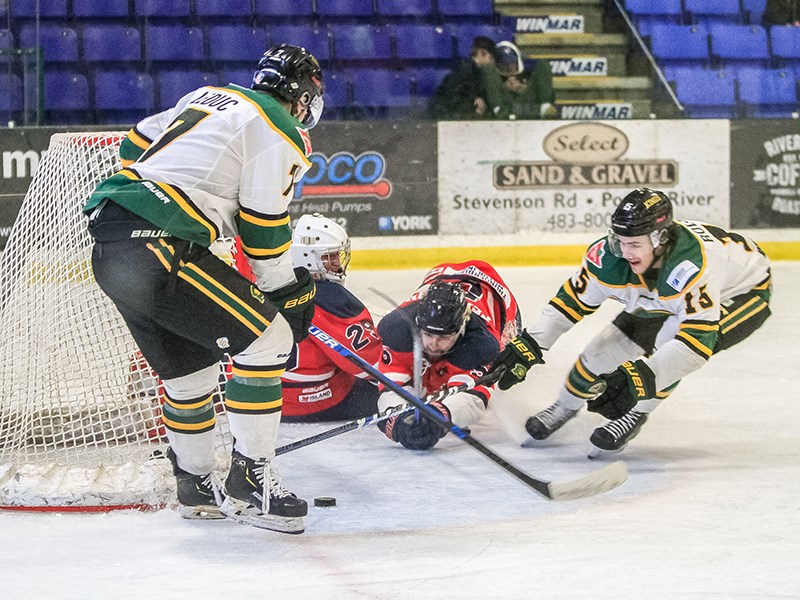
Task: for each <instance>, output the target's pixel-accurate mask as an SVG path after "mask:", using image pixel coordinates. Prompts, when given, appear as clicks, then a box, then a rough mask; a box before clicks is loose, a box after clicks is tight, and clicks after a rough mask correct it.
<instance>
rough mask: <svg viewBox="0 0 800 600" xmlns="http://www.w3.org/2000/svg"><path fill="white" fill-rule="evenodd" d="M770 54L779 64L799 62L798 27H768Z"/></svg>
mask: <svg viewBox="0 0 800 600" xmlns="http://www.w3.org/2000/svg"><path fill="white" fill-rule="evenodd" d="M769 37H770V40H771V41H772V56H773V57H775V61H776V62H777V63H778V65H779V66H786V65H794V64H798V63H800V27H795V26H794V25H773V26H772V27H770V28H769Z"/></svg>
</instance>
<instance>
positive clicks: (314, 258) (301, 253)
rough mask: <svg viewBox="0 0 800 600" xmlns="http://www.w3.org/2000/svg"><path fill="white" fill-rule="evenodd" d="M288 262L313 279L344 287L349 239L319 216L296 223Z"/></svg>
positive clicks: (348, 260)
mask: <svg viewBox="0 0 800 600" xmlns="http://www.w3.org/2000/svg"><path fill="white" fill-rule="evenodd" d="M290 251H291V254H292V262H293V263H294V265H295V266H296V267H305V268H306V269H308V271H309V273H311V274H312V275H313V276H314V277H315V278H317V279H328V280H330V281H336V282H338V283H344V278H345V276H346V275H347V265H349V264H350V238H349V237H347V232H346V231H345V230H344V228H343V227H342V226H341V225H339V224H338V223H336V222H335V221H332V220H330V219H329V218H327V217H323V216H322V215H321V214H319V213H314V214H311V215H303V216H302V217H300V218H299V219H298V220H297V224H296V225H295V228H294V235H293V236H292V245H291V247H290Z"/></svg>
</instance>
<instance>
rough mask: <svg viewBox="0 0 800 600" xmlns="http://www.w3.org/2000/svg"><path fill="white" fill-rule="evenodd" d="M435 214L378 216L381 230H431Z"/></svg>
mask: <svg viewBox="0 0 800 600" xmlns="http://www.w3.org/2000/svg"><path fill="white" fill-rule="evenodd" d="M432 229H433V215H397V216H393V217H378V230H379V231H431V230H432Z"/></svg>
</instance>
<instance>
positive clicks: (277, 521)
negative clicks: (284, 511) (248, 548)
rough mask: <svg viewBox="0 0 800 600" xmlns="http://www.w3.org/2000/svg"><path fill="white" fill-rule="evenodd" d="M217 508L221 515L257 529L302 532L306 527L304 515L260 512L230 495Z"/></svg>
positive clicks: (258, 509)
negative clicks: (283, 515)
mask: <svg viewBox="0 0 800 600" xmlns="http://www.w3.org/2000/svg"><path fill="white" fill-rule="evenodd" d="M219 510H220V511H221V512H222V514H223V515H225V516H226V517H228V518H229V519H231V520H233V521H236V522H237V523H242V524H243V525H250V526H252V527H258V528H259V529H269V530H270V531H279V532H281V533H292V534H297V533H303V532H304V531H305V529H306V518H305V517H279V516H276V515H270V514H268V513H266V514H265V513H263V512H261V509H260V508H257V507H255V506H253V505H252V504H250V503H249V502H243V501H242V500H238V499H236V498H231V497H230V496H228V497H227V498H225V502H223V503H222V506H220V508H219Z"/></svg>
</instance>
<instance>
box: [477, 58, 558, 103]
mask: <svg viewBox="0 0 800 600" xmlns="http://www.w3.org/2000/svg"><path fill="white" fill-rule="evenodd" d="M494 55H495V65H496V68H494V69H484V70H483V71H482V74H483V84H484V87H485V89H486V98H487V101H488V103H489V107H490V108H491V111H492V114H493V117H494V118H495V119H552V118H555V116H556V110H555V107H554V106H553V104H554V102H555V92H554V91H553V73H552V71H551V70H550V64H549V63H548V62H547V61H546V60H538V61H536V62H535V63H534V64H533V65H532V68H529V69H526V68H525V62H524V61H523V59H522V52H520V49H519V48H517V46H515V45H514V44H513V43H511V42H500V43H498V44H497V45H496V46H495V52H494Z"/></svg>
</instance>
